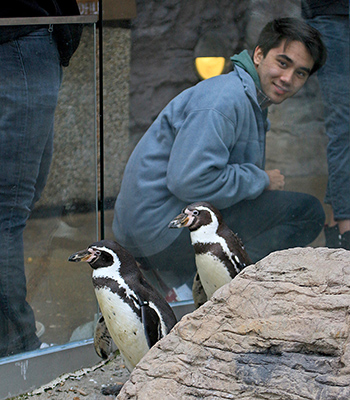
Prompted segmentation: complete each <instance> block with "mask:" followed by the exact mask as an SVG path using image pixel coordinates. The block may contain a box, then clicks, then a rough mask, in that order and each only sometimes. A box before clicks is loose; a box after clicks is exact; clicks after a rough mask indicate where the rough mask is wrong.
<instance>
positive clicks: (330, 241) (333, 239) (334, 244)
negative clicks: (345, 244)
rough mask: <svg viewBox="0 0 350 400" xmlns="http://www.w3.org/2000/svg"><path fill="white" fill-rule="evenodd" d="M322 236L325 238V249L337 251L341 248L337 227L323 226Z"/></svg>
mask: <svg viewBox="0 0 350 400" xmlns="http://www.w3.org/2000/svg"><path fill="white" fill-rule="evenodd" d="M324 235H325V237H326V247H328V248H330V249H339V248H340V247H342V246H341V234H340V233H339V228H338V225H334V226H332V227H330V226H328V225H325V226H324Z"/></svg>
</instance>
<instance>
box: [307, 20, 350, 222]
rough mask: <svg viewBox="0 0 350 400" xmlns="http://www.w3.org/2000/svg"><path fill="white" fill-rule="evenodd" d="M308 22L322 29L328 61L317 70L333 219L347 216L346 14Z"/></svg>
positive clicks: (349, 69) (349, 68) (349, 72)
mask: <svg viewBox="0 0 350 400" xmlns="http://www.w3.org/2000/svg"><path fill="white" fill-rule="evenodd" d="M308 23H309V24H310V25H312V26H314V27H315V28H316V29H318V30H319V31H320V32H321V34H322V36H323V40H324V43H325V45H326V47H327V51H328V58H327V62H326V64H325V65H324V66H323V67H322V68H321V69H320V70H319V71H318V73H317V74H318V81H319V84H320V88H321V91H322V97H323V103H324V117H325V126H326V134H327V136H328V138H329V142H328V146H327V161H328V185H327V191H326V196H325V200H324V201H325V203H327V204H330V205H331V206H332V209H333V213H334V219H335V220H344V219H350V145H349V143H350V124H349V113H350V110H349V107H350V95H349V86H350V65H349V18H348V16H319V17H315V18H313V19H312V20H308Z"/></svg>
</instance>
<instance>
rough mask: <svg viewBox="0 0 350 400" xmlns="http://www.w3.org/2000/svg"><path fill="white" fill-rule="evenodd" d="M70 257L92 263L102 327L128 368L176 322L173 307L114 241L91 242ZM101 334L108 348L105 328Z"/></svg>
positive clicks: (131, 367)
mask: <svg viewBox="0 0 350 400" xmlns="http://www.w3.org/2000/svg"><path fill="white" fill-rule="evenodd" d="M69 261H73V262H78V261H85V262H87V263H89V264H90V266H91V267H92V269H93V273H92V282H93V286H94V289H95V294H96V297H97V300H98V303H99V306H100V309H101V313H102V316H103V319H104V320H101V323H100V325H101V329H102V331H103V330H104V329H105V328H104V323H105V325H106V327H107V329H108V331H109V333H110V336H111V337H112V339H113V341H114V343H115V344H116V346H117V347H118V349H119V351H120V354H121V356H122V357H123V359H124V362H125V366H126V367H127V368H128V370H129V371H131V370H132V369H133V368H134V367H135V365H136V364H137V363H138V362H139V361H140V360H141V358H142V357H143V356H144V355H145V354H146V353H147V351H148V350H149V349H150V348H151V347H152V346H153V345H154V344H155V343H156V342H157V341H158V340H159V339H161V338H162V337H164V336H165V335H167V334H168V332H169V331H170V330H171V328H172V327H173V326H174V325H175V324H176V317H175V315H174V312H173V310H172V309H171V307H170V306H169V304H168V303H167V302H166V301H165V299H164V298H163V297H161V295H160V294H159V293H158V292H157V291H156V290H155V289H154V288H153V287H152V286H151V285H150V284H149V283H148V282H147V281H146V280H145V278H144V277H143V275H142V273H141V271H140V269H139V267H138V266H137V264H136V261H135V259H134V257H133V256H132V255H131V254H130V253H129V252H128V251H126V250H125V249H124V248H123V247H122V246H120V245H119V244H118V243H117V242H114V241H110V240H101V241H99V242H96V243H93V244H91V245H90V246H89V247H88V248H87V249H85V250H82V251H79V252H77V253H75V254H72V255H71V256H70V257H69ZM95 336H96V334H95ZM102 336H104V337H107V348H108V332H104V333H103V335H102ZM97 348H99V346H97ZM107 351H108V350H107ZM97 352H98V353H99V350H97ZM100 353H102V352H101V351H100ZM99 355H100V356H102V357H103V356H104V354H103V353H102V354H99Z"/></svg>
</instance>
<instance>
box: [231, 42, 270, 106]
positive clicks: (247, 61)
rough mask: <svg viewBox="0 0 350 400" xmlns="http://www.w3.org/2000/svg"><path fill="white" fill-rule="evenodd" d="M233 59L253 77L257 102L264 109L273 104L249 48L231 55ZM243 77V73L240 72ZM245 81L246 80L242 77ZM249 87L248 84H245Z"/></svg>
mask: <svg viewBox="0 0 350 400" xmlns="http://www.w3.org/2000/svg"><path fill="white" fill-rule="evenodd" d="M231 60H232V62H233V64H234V66H235V65H236V66H238V67H241V68H243V69H244V71H245V72H247V73H248V74H249V75H250V76H251V78H252V79H253V81H254V84H255V87H256V98H257V102H258V104H259V106H260V108H261V109H262V110H264V109H265V108H267V107H268V106H269V105H271V104H272V102H271V100H270V99H269V97H267V96H266V94H265V93H264V92H263V91H262V89H261V85H260V78H259V75H258V72H257V71H256V68H255V65H254V63H253V60H252V58H251V57H250V55H249V53H248V51H247V50H243V51H242V52H241V53H239V54H236V55H234V56H232V57H231ZM240 76H241V78H242V75H241V74H240ZM242 81H243V83H244V80H243V79H242ZM245 86H246V87H247V88H248V85H245Z"/></svg>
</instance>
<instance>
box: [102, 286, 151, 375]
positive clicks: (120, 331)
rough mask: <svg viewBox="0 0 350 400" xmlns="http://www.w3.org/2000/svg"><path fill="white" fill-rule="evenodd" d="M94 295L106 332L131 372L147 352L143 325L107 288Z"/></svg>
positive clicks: (126, 305)
mask: <svg viewBox="0 0 350 400" xmlns="http://www.w3.org/2000/svg"><path fill="white" fill-rule="evenodd" d="M95 294H96V297H97V301H98V303H99V305H100V308H101V312H102V315H103V316H104V319H105V322H106V325H107V328H108V331H109V333H110V335H111V337H112V338H113V340H114V342H115V344H116V345H117V347H118V349H119V351H120V353H121V355H122V356H123V358H124V361H125V365H126V367H127V368H128V370H129V371H131V370H132V369H133V368H134V367H135V365H136V364H137V363H138V362H139V361H140V360H141V358H142V357H143V356H144V355H145V354H146V353H147V351H148V350H149V347H148V344H147V341H146V337H145V333H144V328H143V325H142V323H141V321H140V319H139V318H138V317H137V315H136V314H135V312H134V311H133V310H132V309H131V307H130V306H129V305H128V304H127V303H126V302H125V301H123V300H122V299H121V298H120V297H119V296H118V295H117V294H115V293H113V292H112V291H111V290H109V289H108V288H105V287H104V288H98V289H97V288H96V289H95Z"/></svg>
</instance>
